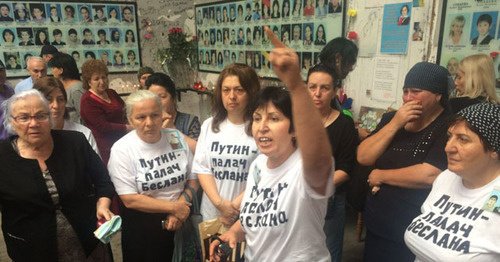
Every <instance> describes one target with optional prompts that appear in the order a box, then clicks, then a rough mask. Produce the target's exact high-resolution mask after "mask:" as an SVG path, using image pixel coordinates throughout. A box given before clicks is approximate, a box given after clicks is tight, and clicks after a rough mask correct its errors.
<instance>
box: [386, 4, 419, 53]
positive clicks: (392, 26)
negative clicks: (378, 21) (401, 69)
mask: <svg viewBox="0 0 500 262" xmlns="http://www.w3.org/2000/svg"><path fill="white" fill-rule="evenodd" d="M411 11H412V10H411V3H399V4H390V5H385V6H384V16H383V18H382V43H381V45H380V53H386V54H406V52H407V50H408V36H409V33H410V25H411V23H410V21H411V15H412V13H411Z"/></svg>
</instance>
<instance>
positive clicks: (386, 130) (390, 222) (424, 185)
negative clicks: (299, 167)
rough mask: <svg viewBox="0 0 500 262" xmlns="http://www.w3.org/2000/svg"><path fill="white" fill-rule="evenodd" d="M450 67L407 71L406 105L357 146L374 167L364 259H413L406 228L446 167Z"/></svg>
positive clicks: (419, 67) (426, 65) (385, 117)
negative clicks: (407, 245)
mask: <svg viewBox="0 0 500 262" xmlns="http://www.w3.org/2000/svg"><path fill="white" fill-rule="evenodd" d="M448 81H449V75H448V71H447V70H446V68H444V67H441V66H439V65H436V64H432V63H427V62H420V63H417V64H416V65H414V66H413V67H412V68H411V69H410V71H409V72H408V73H407V74H406V78H405V81H404V86H403V106H401V107H400V108H399V109H398V110H397V111H392V112H389V113H386V114H384V115H383V116H382V120H381V121H380V123H379V124H378V125H377V128H376V129H375V130H374V131H373V132H372V134H371V135H370V136H369V137H368V138H366V139H365V140H364V141H363V142H361V144H360V145H359V147H358V152H357V153H358V155H357V158H358V162H359V163H360V164H362V165H365V166H372V165H373V167H374V169H373V171H371V173H370V175H369V176H368V181H367V182H368V184H369V185H370V186H371V187H373V188H372V191H371V192H372V194H368V197H367V202H366V205H365V212H364V215H363V218H364V222H365V224H366V228H367V233H366V240H365V261H413V260H414V259H415V256H414V255H413V254H412V253H411V252H410V250H409V249H408V248H407V247H406V246H405V244H404V239H403V236H404V232H405V230H406V227H407V226H408V225H409V224H410V222H411V221H412V220H413V218H415V217H416V216H417V215H418V214H419V208H420V206H422V203H423V202H424V200H425V198H426V197H427V195H428V194H429V192H430V187H431V185H432V182H434V179H436V177H437V175H439V173H441V172H442V170H444V169H446V165H447V162H446V155H445V153H444V146H445V143H446V120H447V118H448V116H449V114H450V112H449V110H448V107H449V105H448Z"/></svg>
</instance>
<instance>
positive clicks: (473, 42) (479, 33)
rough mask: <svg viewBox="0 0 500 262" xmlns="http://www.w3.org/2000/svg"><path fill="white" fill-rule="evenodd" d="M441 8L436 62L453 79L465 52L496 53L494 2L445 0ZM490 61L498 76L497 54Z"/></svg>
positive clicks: (498, 34) (499, 40)
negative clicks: (493, 64) (437, 61)
mask: <svg viewBox="0 0 500 262" xmlns="http://www.w3.org/2000/svg"><path fill="white" fill-rule="evenodd" d="M444 7H445V9H444V10H445V11H444V17H443V18H442V21H444V22H442V24H441V36H440V41H441V44H440V47H439V52H440V53H439V58H440V59H439V64H440V65H442V66H444V67H447V68H448V71H449V72H450V74H451V75H452V77H453V78H455V76H456V73H457V68H458V64H459V63H460V61H461V60H462V59H463V58H465V57H467V56H468V55H472V54H477V53H485V54H489V53H491V52H500V31H499V29H500V28H499V17H498V16H499V11H498V2H497V1H490V0H488V1H469V0H448V1H447V2H446V3H445V5H444ZM493 61H494V63H495V73H496V77H497V78H500V73H499V71H500V68H499V66H500V56H497V57H496V58H495V59H494V60H493Z"/></svg>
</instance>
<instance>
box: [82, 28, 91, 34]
mask: <svg viewBox="0 0 500 262" xmlns="http://www.w3.org/2000/svg"><path fill="white" fill-rule="evenodd" d="M87 32H88V33H91V34H92V31H91V30H90V29H88V28H85V29H84V30H83V34H85V33H87Z"/></svg>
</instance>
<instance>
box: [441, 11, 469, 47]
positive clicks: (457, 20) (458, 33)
mask: <svg viewBox="0 0 500 262" xmlns="http://www.w3.org/2000/svg"><path fill="white" fill-rule="evenodd" d="M464 26H465V17H464V16H463V15H457V16H455V17H454V18H453V19H452V20H451V25H450V32H449V33H448V37H447V38H446V42H445V44H447V45H465V44H466V43H467V37H465V36H463V32H464Z"/></svg>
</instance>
